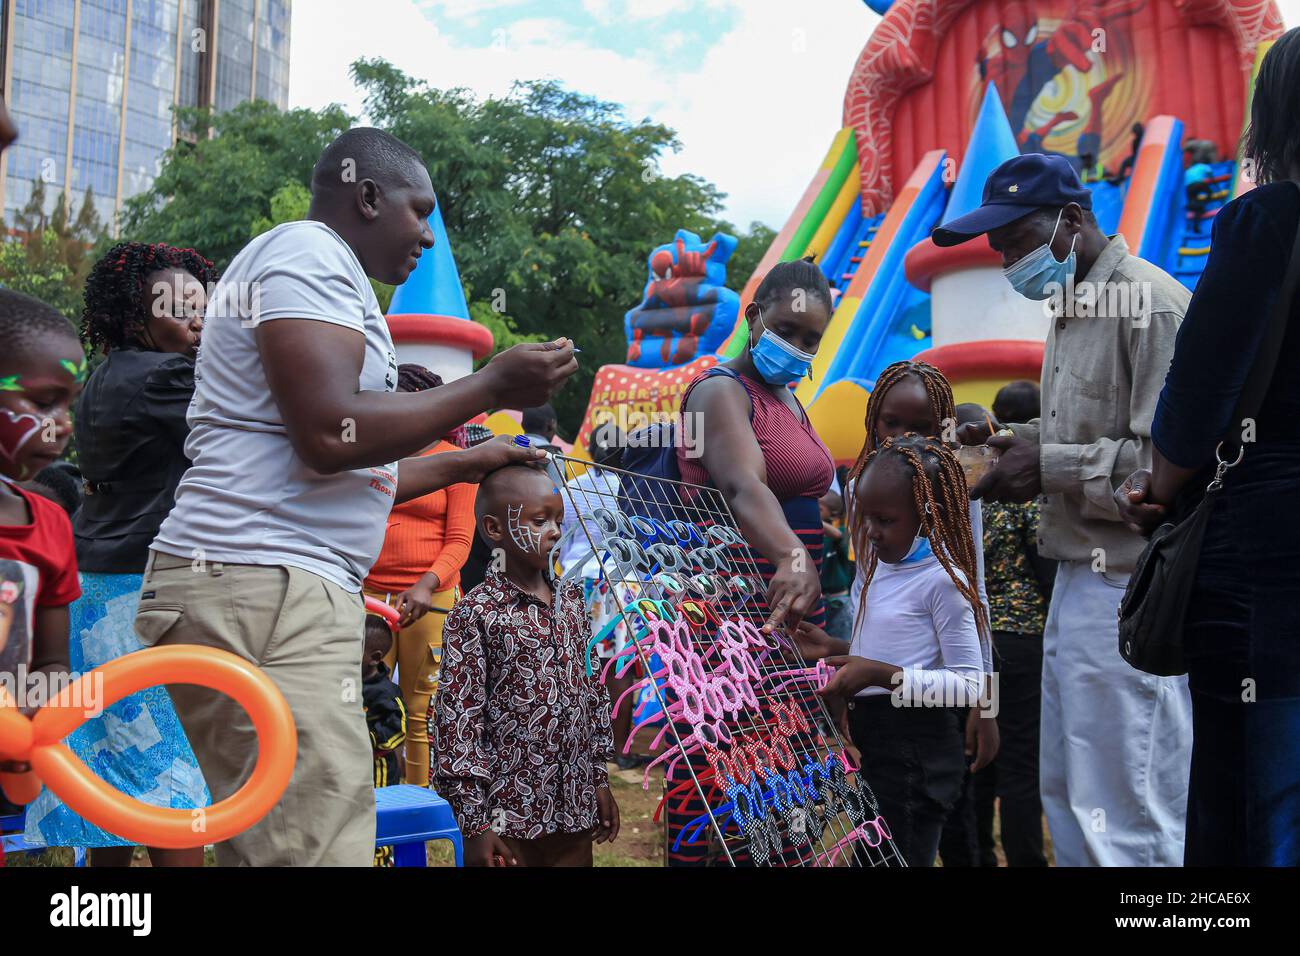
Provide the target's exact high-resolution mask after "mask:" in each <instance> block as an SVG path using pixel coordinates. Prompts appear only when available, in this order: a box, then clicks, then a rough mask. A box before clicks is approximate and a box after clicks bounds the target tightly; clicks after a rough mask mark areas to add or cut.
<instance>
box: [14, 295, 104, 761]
mask: <svg viewBox="0 0 1300 956" xmlns="http://www.w3.org/2000/svg"><path fill="white" fill-rule="evenodd" d="M0 346H2V347H0V685H2V686H4V688H5V690H6V691H7V692H8V693H10V694H12V695H14V696H16V697H17V698H18V700H17V703H18V705H19V707H20V709H21V710H22V711H23V712H24V713H27V714H30V713H33V712H34V711H35V710H36V709H37V708H39V707H40V706H41V705H42V704H43V703H45V691H46V690H47V689H48V688H49V687H50V686H51V683H53V685H54V686H55V687H56V688H57V686H59V685H58V683H57V681H56V682H50V681H47V680H44V679H41V678H40V677H37V676H36V675H43V674H48V675H50V676H51V677H54V678H57V679H62V678H64V677H66V675H67V672H68V605H69V604H70V603H71V602H73V601H75V600H76V599H77V598H78V597H80V596H81V587H80V585H79V584H78V583H77V559H76V554H75V551H74V549H73V543H72V525H71V524H70V523H69V522H68V516H67V515H66V514H65V513H64V511H63V509H62V508H60V507H59V506H58V505H56V504H54V502H52V501H50V500H49V499H47V498H44V497H42V496H40V495H37V494H32V493H30V492H27V491H24V490H23V489H21V488H19V487H18V485H17V484H16V482H19V481H26V480H28V479H30V478H31V477H33V476H34V475H35V474H36V473H37V472H38V471H40V470H41V469H42V468H44V467H45V466H46V465H49V464H51V463H52V462H53V461H54V460H55V459H57V458H58V457H59V456H60V455H61V454H62V453H63V449H64V447H65V446H66V445H67V443H68V437H69V435H71V433H72V419H71V414H70V408H71V406H72V402H73V400H74V399H75V398H76V397H77V395H78V393H80V391H81V385H82V382H83V381H84V380H85V377H86V357H85V354H84V353H83V352H82V350H81V343H80V342H79V341H78V340H77V335H76V332H75V330H74V329H73V328H72V326H71V325H70V324H69V323H68V322H67V320H66V319H64V318H63V316H61V315H60V314H59V313H58V312H56V311H54V310H53V309H51V308H50V307H49V306H47V305H45V304H44V303H43V302H39V301H37V300H36V299H33V298H30V297H28V296H25V295H21V294H19V293H17V292H13V291H11V290H8V289H0ZM33 678H35V679H33ZM28 769H30V768H29V767H28V766H27V765H26V764H22V763H16V762H13V761H9V762H5V761H0V771H3V772H6V773H21V772H24V771H26V770H28Z"/></svg>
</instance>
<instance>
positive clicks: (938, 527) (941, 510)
mask: <svg viewBox="0 0 1300 956" xmlns="http://www.w3.org/2000/svg"><path fill="white" fill-rule="evenodd" d="M880 462H893V463H896V464H900V465H902V466H904V467H906V468H908V469H909V470H910V471H911V481H912V497H913V500H914V501H915V503H916V513H917V514H919V515H920V516H921V526H920V528H919V529H918V531H917V534H919V535H922V536H923V537H926V538H928V539H929V540H930V546H931V548H932V549H933V551H934V556H935V557H936V558H938V559H939V563H940V564H942V565H943V567H944V570H945V571H947V572H948V577H950V578H952V582H953V584H955V585H957V590H958V591H960V592H961V595H962V597H964V598H965V599H966V600H967V601H968V602H969V603H970V606H971V610H972V611H974V612H975V624H976V627H977V628H978V630H979V635H980V645H981V647H982V648H984V649H985V650H987V646H986V642H987V641H988V640H989V620H988V611H987V609H986V608H985V607H984V604H983V602H981V601H980V595H979V571H978V568H979V565H978V562H977V558H976V555H975V536H974V533H973V532H972V530H971V523H970V494H969V492H968V491H967V489H966V475H965V473H964V472H963V471H962V470H961V464H960V463H959V462H958V461H957V456H956V455H954V454H953V453H952V452H951V451H950V450H949V449H948V448H947V446H945V445H944V444H943V442H941V441H939V439H937V438H927V437H925V436H922V435H917V434H916V433H915V432H908V433H907V434H906V435H902V436H900V437H896V438H886V439H885V440H884V441H883V442H882V443H881V444H880V447H879V448H876V449H875V450H873V451H872V452H871V454H869V455H868V456H867V458H866V461H865V462H864V463H863V467H862V468H861V469H860V471H862V472H865V471H866V470H867V469H868V468H870V467H871V466H872V465H876V464H879V463H880ZM849 532H850V534H851V535H852V540H853V548H854V551H855V553H856V554H857V556H858V562H859V563H860V564H861V565H862V567H863V581H862V596H861V598H860V599H859V602H858V615H859V620H861V615H863V614H864V613H865V612H866V609H867V586H868V585H870V584H871V579H872V577H873V576H874V575H875V573H876V563H877V557H876V551H875V549H874V548H872V547H871V545H870V544H869V543H868V541H867V524H866V521H865V520H864V515H863V514H862V506H861V505H860V504H859V500H858V496H857V495H853V497H852V500H851V502H850V505H849ZM958 571H960V572H961V574H958V573H957V572H958Z"/></svg>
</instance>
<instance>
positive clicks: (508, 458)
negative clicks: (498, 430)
mask: <svg viewBox="0 0 1300 956" xmlns="http://www.w3.org/2000/svg"><path fill="white" fill-rule="evenodd" d="M452 454H455V455H456V456H457V460H456V465H457V468H458V471H459V473H460V474H461V475H463V477H461V478H460V480H461V481H464V482H468V483H469V484H472V485H477V484H478V483H479V482H481V481H482V480H483V479H484V478H486V477H487V476H488V475H489V474H491V473H492V472H494V471H496V470H497V469H498V468H504V467H505V466H506V465H543V464H545V462H546V452H544V451H542V450H541V449H540V448H523V447H521V446H519V445H516V444H515V443H514V440H513V439H512V438H511V437H510V436H509V435H498V436H497V437H496V438H493V439H492V440H491V441H485V442H483V443H481V444H478V445H475V446H474V447H473V448H467V449H465V450H464V451H462V452H453V453H452Z"/></svg>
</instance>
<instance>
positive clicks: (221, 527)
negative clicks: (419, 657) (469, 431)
mask: <svg viewBox="0 0 1300 956" xmlns="http://www.w3.org/2000/svg"><path fill="white" fill-rule="evenodd" d="M290 318H293V319H312V320H315V321H319V322H329V323H332V324H334V325H342V326H346V327H347V328H349V329H355V330H356V331H357V332H359V333H361V334H362V335H364V336H365V359H364V361H363V364H362V367H361V378H360V387H361V389H362V390H363V391H380V392H391V391H393V390H394V389H395V388H396V387H397V355H396V352H395V351H394V350H393V340H392V338H391V337H390V336H389V334H388V325H387V323H386V322H385V321H384V316H383V314H382V313H381V312H380V310H379V302H378V300H376V298H375V293H374V290H373V289H371V287H370V282H369V281H368V280H367V278H366V274H365V272H364V270H363V269H362V268H361V263H360V262H359V261H357V257H356V255H355V254H354V253H353V252H352V250H351V249H350V248H349V247H348V245H347V243H345V242H344V241H343V240H342V239H341V238H340V237H339V235H338V234H337V233H336V232H334V230H333V229H330V228H329V227H328V226H326V225H324V224H323V223H319V222H289V223H285V224H284V225H281V226H277V227H276V228H274V229H272V230H271V231H270V232H267V233H264V234H263V235H261V236H258V237H257V238H256V239H254V240H253V241H252V242H250V243H249V244H248V245H247V246H245V247H244V248H243V250H242V251H241V252H240V253H239V255H237V256H235V259H234V261H233V262H232V263H231V264H230V268H229V269H227V270H226V273H225V275H224V276H222V278H221V281H220V282H219V283H218V284H217V287H216V289H215V290H214V292H213V294H212V298H211V300H210V301H209V302H208V310H207V316H206V319H205V322H204V327H203V345H202V348H201V349H200V350H199V356H198V361H197V363H196V365H195V371H194V384H195V388H194V398H193V400H192V401H191V402H190V408H189V413H188V416H187V418H188V421H189V424H190V435H189V438H188V439H187V440H186V442H185V454H186V456H188V457H189V459H190V461H191V462H193V464H192V465H191V466H190V468H189V470H188V471H186V472H185V477H184V478H183V479H182V480H181V483H180V486H179V487H178V488H177V489H176V506H175V507H174V508H173V509H172V511H171V514H170V515H168V516H167V519H166V520H165V521H164V522H163V524H162V527H161V528H160V529H159V531H158V537H157V538H155V539H154V543H153V545H152V547H153V548H154V550H156V551H163V552H165V553H167V554H173V555H179V556H182V557H196V556H198V555H202V557H203V558H204V559H205V560H207V561H221V562H225V563H228V564H259V565H290V566H292V567H297V568H302V569H304V570H307V571H311V572H312V573H313V574H318V575H320V576H321V577H323V578H325V579H326V580H329V581H332V582H334V583H335V584H337V585H339V586H340V587H343V588H345V589H347V590H349V591H353V592H356V591H360V590H361V582H362V580H363V579H364V578H365V576H366V573H367V572H368V571H369V570H370V566H371V565H372V564H373V563H374V561H375V558H377V557H378V556H379V550H380V548H381V547H382V546H383V543H384V530H385V526H386V523H387V519H388V512H389V511H390V510H391V509H392V505H393V499H394V496H395V494H396V491H397V465H396V463H394V464H390V465H386V466H384V467H381V468H360V469H357V470H355V471H346V472H340V473H339V474H334V475H323V474H321V473H320V472H317V471H314V470H312V469H311V468H309V467H308V466H307V465H306V464H304V463H303V461H302V459H300V458H299V457H298V455H297V454H296V453H295V452H294V450H293V446H292V445H291V444H290V442H289V436H288V433H287V432H286V431H285V427H284V422H283V420H282V419H281V417H280V410H279V408H278V407H277V405H276V403H275V400H274V399H273V398H272V397H271V391H270V388H269V387H268V386H267V382H266V373H265V370H264V369H263V367H262V359H261V356H260V354H259V353H258V351H257V340H256V338H255V332H256V326H257V325H258V324H259V323H260V322H270V321H272V320H275V319H290ZM347 427H348V425H347V423H346V422H340V423H339V428H340V430H345V429H346V428H347Z"/></svg>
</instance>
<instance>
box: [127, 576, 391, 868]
mask: <svg viewBox="0 0 1300 956" xmlns="http://www.w3.org/2000/svg"><path fill="white" fill-rule="evenodd" d="M364 621H365V611H364V608H363V605H362V603H361V596H360V595H359V594H351V593H349V592H347V591H345V590H343V589H342V588H340V587H339V586H338V585H336V584H333V583H331V582H329V581H326V580H325V579H324V578H322V577H319V576H318V575H315V574H312V573H311V572H310V571H304V570H302V569H300V568H291V567H284V566H260V565H248V564H221V563H219V562H207V563H204V564H200V563H199V562H191V561H190V560H189V559H187V558H179V557H175V556H173V555H169V554H162V553H160V552H157V551H150V552H149V563H148V565H147V566H146V568H145V572H144V587H143V591H142V593H141V599H140V607H139V609H138V611H137V613H136V619H135V630H136V633H137V634H138V635H139V636H140V640H141V641H143V642H144V643H145V645H146V646H152V645H163V646H166V645H175V644H201V645H204V646H207V647H216V648H220V649H221V650H224V651H229V652H231V653H232V654H237V655H238V656H240V657H242V658H244V659H245V660H248V661H252V662H253V663H254V664H256V665H257V666H258V667H260V668H261V669H262V671H263V672H264V673H265V674H266V675H267V676H268V677H270V678H271V680H272V681H274V682H275V685H276V686H277V687H279V689H280V692H281V693H282V694H284V697H285V699H286V700H287V701H288V702H289V709H290V710H291V711H292V712H293V719H294V722H295V723H296V724H297V728H298V761H297V763H296V765H295V767H294V772H293V778H292V779H291V780H290V781H289V786H288V788H287V789H286V790H285V792H284V796H283V797H282V798H281V799H280V802H279V803H278V804H276V806H275V807H274V808H273V809H272V810H271V812H270V813H269V814H267V815H266V817H264V818H263V819H262V820H261V822H259V823H257V824H256V825H254V826H253V827H252V828H251V829H249V830H247V831H245V832H244V833H242V834H240V835H239V836H236V837H232V838H231V839H230V840H228V841H226V842H225V843H222V844H218V845H217V848H216V853H217V863H218V865H221V866H366V867H368V866H371V865H372V864H373V862H374V849H375V794H374V785H373V780H372V778H371V771H372V765H371V748H370V735H369V733H368V731H367V729H366V720H365V711H364V710H363V707H362V703H361V657H362V649H363V641H364V638H363V627H364ZM168 690H169V691H170V693H171V698H172V701H173V702H174V703H175V705H176V712H177V714H178V715H179V716H180V719H181V723H182V724H183V725H184V727H185V732H186V734H187V735H188V736H189V740H190V744H191V746H193V748H194V755H195V756H196V757H197V758H198V761H199V766H200V767H201V768H202V770H203V776H204V777H205V779H206V780H207V782H208V788H209V789H210V790H211V791H212V799H213V801H214V802H216V801H218V800H224V799H225V798H226V797H228V796H230V795H231V794H232V793H234V792H235V791H236V790H237V789H238V788H239V787H240V786H241V785H242V784H243V783H244V781H245V780H247V779H248V777H249V775H250V774H251V773H252V771H253V766H254V764H255V763H256V762H257V737H256V734H255V733H254V731H253V724H252V721H251V720H250V719H249V717H248V715H247V714H246V713H244V710H243V708H241V707H240V706H239V705H238V704H237V703H235V701H233V700H232V699H230V698H229V697H226V696H224V695H222V694H218V693H217V692H216V691H212V690H208V689H206V688H202V687H195V686H193V685H181V684H177V685H172V686H170V687H169V688H168Z"/></svg>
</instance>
